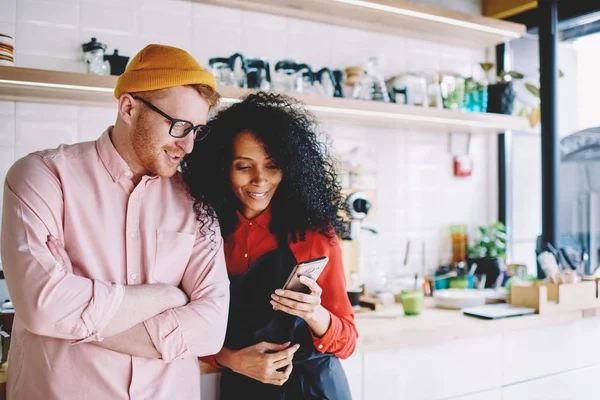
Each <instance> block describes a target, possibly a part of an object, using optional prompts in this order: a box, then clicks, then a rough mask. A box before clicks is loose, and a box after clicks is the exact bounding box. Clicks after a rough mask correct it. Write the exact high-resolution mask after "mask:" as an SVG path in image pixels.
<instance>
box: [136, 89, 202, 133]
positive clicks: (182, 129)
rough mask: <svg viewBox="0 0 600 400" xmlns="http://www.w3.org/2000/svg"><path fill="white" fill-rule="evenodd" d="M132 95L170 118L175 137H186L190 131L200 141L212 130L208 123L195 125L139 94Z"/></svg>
mask: <svg viewBox="0 0 600 400" xmlns="http://www.w3.org/2000/svg"><path fill="white" fill-rule="evenodd" d="M131 97H133V98H134V99H136V100H139V101H141V102H142V103H144V104H145V105H146V107H148V108H149V109H151V110H152V111H154V112H155V113H157V114H160V115H162V116H163V117H165V118H166V119H167V120H169V122H171V127H170V128H169V135H171V136H173V137H174V138H177V139H181V138H184V137H186V136H187V135H188V134H189V133H190V132H193V135H194V141H196V142H199V141H201V140H203V139H205V138H206V136H208V133H209V132H210V126H208V125H202V124H199V125H194V124H193V123H191V122H190V121H186V120H185V119H177V118H172V117H170V116H169V115H167V113H165V112H164V111H162V110H161V109H160V108H158V107H156V106H155V105H154V104H152V103H150V102H149V101H147V100H145V99H142V98H141V97H138V96H131Z"/></svg>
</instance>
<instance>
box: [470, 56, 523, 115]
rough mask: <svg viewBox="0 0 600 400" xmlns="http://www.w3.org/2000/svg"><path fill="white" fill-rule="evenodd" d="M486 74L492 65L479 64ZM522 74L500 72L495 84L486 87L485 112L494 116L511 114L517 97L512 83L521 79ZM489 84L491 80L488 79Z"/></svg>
mask: <svg viewBox="0 0 600 400" xmlns="http://www.w3.org/2000/svg"><path fill="white" fill-rule="evenodd" d="M479 65H480V66H481V68H482V69H483V71H484V72H485V73H486V74H489V71H491V69H492V68H493V67H494V64H493V63H480V64H479ZM523 77H524V76H523V74H521V73H520V72H516V71H500V72H499V73H498V77H497V79H496V82H495V83H490V84H489V85H488V86H487V90H488V99H487V112H489V113H496V114H508V115H510V114H512V112H513V108H514V103H515V98H516V96H517V94H516V92H515V88H514V86H513V82H514V81H516V80H519V79H523ZM490 82H492V80H491V79H490Z"/></svg>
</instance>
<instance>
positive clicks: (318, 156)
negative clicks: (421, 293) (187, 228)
mask: <svg viewBox="0 0 600 400" xmlns="http://www.w3.org/2000/svg"><path fill="white" fill-rule="evenodd" d="M209 126H210V134H209V137H208V138H207V139H206V141H205V142H203V143H202V144H201V145H199V146H196V148H195V149H194V151H193V152H192V153H191V154H190V155H189V156H188V157H187V158H186V159H185V160H184V163H183V165H182V170H183V176H184V180H185V182H186V184H187V185H188V187H189V190H190V193H191V195H192V196H193V197H194V199H195V209H196V212H197V215H198V219H199V220H201V221H207V218H208V220H209V221H210V220H215V219H218V222H219V224H220V227H221V232H222V235H223V238H224V239H225V244H224V247H225V248H224V250H225V256H226V260H227V269H228V273H229V278H230V281H231V304H230V308H229V323H228V328H227V336H226V339H225V345H224V347H223V349H222V350H221V351H220V352H219V353H218V354H216V355H215V356H213V357H207V358H204V359H203V360H204V361H208V362H210V363H212V364H213V365H214V366H216V367H218V368H221V369H222V374H221V385H220V387H221V399H224V400H225V399H241V398H248V399H261V400H262V399H264V400H270V399H278V400H279V399H285V400H290V399H340V400H342V399H343V400H348V399H350V398H351V395H350V390H349V388H348V382H347V379H346V376H345V374H344V371H343V369H342V366H341V363H340V360H339V359H345V358H347V357H349V356H350V355H351V354H352V353H353V351H354V348H355V346H356V340H357V337H358V333H357V331H356V326H355V324H354V312H353V309H352V306H351V305H350V302H349V300H348V297H347V295H346V282H345V276H344V268H343V265H342V254H341V249H340V246H339V243H338V241H337V236H336V233H340V232H341V230H342V229H343V225H342V222H341V220H340V219H339V218H338V212H339V211H340V210H342V209H343V198H342V196H341V194H340V185H339V183H338V179H337V175H336V173H335V171H334V168H333V162H332V160H331V159H330V158H329V156H328V154H327V151H326V148H325V146H323V145H322V144H321V143H320V142H319V141H318V138H317V134H316V130H317V129H316V128H317V125H316V123H315V120H314V118H313V117H312V116H311V115H310V114H309V113H308V112H307V111H306V110H305V109H304V108H303V107H302V106H301V104H299V103H298V102H296V101H294V100H292V99H291V98H289V97H287V96H285V95H280V94H268V93H263V92H256V93H254V94H250V95H248V96H246V97H245V98H244V99H243V100H242V101H241V102H239V103H236V104H233V105H232V106H230V107H229V108H227V109H225V110H223V111H220V112H219V113H218V114H217V115H216V116H215V117H214V118H213V119H212V120H211V121H209ZM205 224H206V225H207V226H208V222H205ZM323 256H327V257H329V262H328V264H327V265H326V267H325V269H324V270H323V272H322V274H321V275H320V276H319V278H318V279H317V280H316V281H314V280H312V279H310V278H306V277H303V278H302V282H303V284H304V285H306V287H307V289H306V291H303V292H302V293H301V292H294V291H289V290H281V288H282V287H283V285H284V283H285V281H286V279H287V277H288V275H289V274H290V272H291V271H292V269H293V267H294V266H295V265H296V264H297V263H299V262H302V261H306V260H309V259H313V258H318V257H323Z"/></svg>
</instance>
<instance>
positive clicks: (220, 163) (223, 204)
mask: <svg viewBox="0 0 600 400" xmlns="http://www.w3.org/2000/svg"><path fill="white" fill-rule="evenodd" d="M208 125H209V126H210V133H209V135H208V137H207V138H206V139H204V140H203V141H202V142H199V143H197V144H196V145H195V146H194V150H193V151H192V153H191V154H189V155H188V156H186V157H185V158H184V160H183V162H182V172H183V179H184V182H185V183H186V184H187V186H188V188H189V191H190V194H191V196H192V197H193V198H194V209H195V211H196V215H197V218H198V220H199V221H200V222H201V224H202V226H203V227H204V226H206V225H208V226H212V223H214V222H215V220H216V219H218V223H219V225H220V228H221V234H222V235H223V237H225V238H226V237H227V236H228V235H229V234H230V233H232V232H233V231H234V229H235V227H236V225H237V222H238V218H237V214H236V210H240V209H241V202H240V201H239V199H238V198H237V196H236V195H235V194H234V192H233V189H232V187H231V182H230V179H229V169H230V166H231V162H232V157H233V142H234V139H235V137H236V136H237V135H238V134H239V133H241V132H244V131H249V132H251V133H253V134H254V135H255V136H256V137H257V138H258V139H259V140H260V141H261V142H262V144H263V145H264V147H265V151H266V153H267V154H268V155H269V156H270V157H272V158H273V160H274V162H275V164H276V165H277V166H278V168H280V169H281V171H282V173H283V178H282V180H281V183H280V184H279V187H278V188H277V191H276V192H275V195H274V196H273V198H272V200H271V210H272V215H273V217H272V220H271V225H270V230H271V232H273V233H274V234H275V235H276V236H277V237H278V238H287V237H290V234H291V237H292V240H293V241H297V240H298V239H300V240H305V234H306V231H308V230H318V231H320V232H321V233H323V234H324V235H326V236H327V237H329V238H333V237H334V236H335V234H336V233H337V234H342V233H343V232H344V224H343V222H342V218H341V217H340V213H339V212H340V211H343V210H345V205H344V200H343V197H342V195H341V186H340V184H339V181H338V177H337V173H336V171H335V168H334V162H333V160H332V159H331V157H330V156H329V153H328V151H327V146H326V145H325V144H323V143H321V142H320V141H319V140H318V138H317V126H318V125H317V123H316V119H315V118H314V116H313V115H312V114H310V113H309V112H308V111H307V110H306V109H305V108H304V107H303V106H302V104H301V103H300V102H298V101H296V100H294V99H293V98H291V97H289V96H286V95H283V94H274V93H267V92H254V93H251V94H249V95H247V96H245V97H244V98H243V99H242V101H241V102H239V103H235V104H233V105H231V106H230V107H228V108H226V109H224V110H222V111H220V112H219V113H218V114H216V115H215V116H214V117H213V118H211V119H210V121H209V122H208ZM207 218H208V220H207ZM213 234H214V231H213Z"/></svg>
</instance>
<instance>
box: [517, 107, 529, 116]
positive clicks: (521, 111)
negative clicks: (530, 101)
mask: <svg viewBox="0 0 600 400" xmlns="http://www.w3.org/2000/svg"><path fill="white" fill-rule="evenodd" d="M517 115H518V116H519V117H527V109H526V108H525V107H521V108H520V109H519V112H518V113H517Z"/></svg>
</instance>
